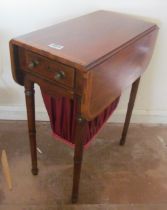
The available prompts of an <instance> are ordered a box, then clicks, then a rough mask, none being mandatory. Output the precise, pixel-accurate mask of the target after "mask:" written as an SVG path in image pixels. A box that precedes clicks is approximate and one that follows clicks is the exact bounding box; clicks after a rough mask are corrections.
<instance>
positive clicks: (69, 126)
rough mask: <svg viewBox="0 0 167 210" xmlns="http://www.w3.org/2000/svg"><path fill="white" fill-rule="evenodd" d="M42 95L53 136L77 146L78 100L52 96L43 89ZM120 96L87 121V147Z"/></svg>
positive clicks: (85, 142)
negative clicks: (75, 140) (75, 138)
mask: <svg viewBox="0 0 167 210" xmlns="http://www.w3.org/2000/svg"><path fill="white" fill-rule="evenodd" d="M41 92H42V97H43V100H44V103H45V107H46V109H47V112H48V115H49V118H50V124H51V128H52V131H53V137H55V139H56V140H60V141H63V142H64V143H66V144H68V145H69V146H71V147H75V142H74V137H75V129H76V117H77V101H76V99H69V98H66V97H52V96H50V95H48V94H46V93H44V91H42V90H41ZM119 98H120V97H118V98H117V99H116V100H115V101H114V102H112V103H111V104H110V105H109V106H108V107H107V108H106V109H105V110H104V111H103V112H102V113H101V114H99V115H98V116H97V117H96V118H94V119H93V120H91V121H89V122H87V125H86V130H85V136H84V138H83V145H84V148H87V147H88V146H89V144H90V142H91V141H92V140H93V139H94V138H95V136H96V135H97V133H98V132H99V131H100V129H101V128H102V127H103V125H104V123H105V122H106V121H107V120H108V118H109V117H110V116H111V115H112V113H113V112H114V110H115V109H116V107H117V105H118V102H119Z"/></svg>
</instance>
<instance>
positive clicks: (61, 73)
mask: <svg viewBox="0 0 167 210" xmlns="http://www.w3.org/2000/svg"><path fill="white" fill-rule="evenodd" d="M64 78H65V73H64V71H58V72H56V74H55V76H54V79H55V80H61V79H64Z"/></svg>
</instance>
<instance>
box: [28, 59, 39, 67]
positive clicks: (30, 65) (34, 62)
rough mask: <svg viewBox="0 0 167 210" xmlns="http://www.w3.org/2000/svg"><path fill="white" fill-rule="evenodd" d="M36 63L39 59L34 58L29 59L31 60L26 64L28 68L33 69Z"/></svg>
mask: <svg viewBox="0 0 167 210" xmlns="http://www.w3.org/2000/svg"><path fill="white" fill-rule="evenodd" d="M38 64H39V61H37V60H34V61H31V62H30V63H29V64H28V67H29V68H30V69H33V68H34V67H36V66H37V65H38Z"/></svg>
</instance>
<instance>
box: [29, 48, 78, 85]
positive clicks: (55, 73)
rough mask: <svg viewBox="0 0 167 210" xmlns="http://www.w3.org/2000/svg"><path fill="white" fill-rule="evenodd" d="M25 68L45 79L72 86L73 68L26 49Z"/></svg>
mask: <svg viewBox="0 0 167 210" xmlns="http://www.w3.org/2000/svg"><path fill="white" fill-rule="evenodd" d="M25 58H26V60H25V69H26V70H28V71H30V72H33V73H36V74H38V75H39V76H42V77H44V78H46V79H49V80H52V81H54V82H56V83H60V84H63V85H65V86H69V87H73V84H74V69H73V68H71V67H69V66H66V65H64V64H62V63H59V62H56V61H53V60H50V59H48V58H45V57H43V56H40V55H38V54H35V53H32V52H30V51H26V55H25Z"/></svg>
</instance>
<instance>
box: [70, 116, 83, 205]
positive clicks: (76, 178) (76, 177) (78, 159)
mask: <svg viewBox="0 0 167 210" xmlns="http://www.w3.org/2000/svg"><path fill="white" fill-rule="evenodd" d="M85 124H86V121H85V120H84V119H83V118H82V117H78V119H77V126H76V134H75V151H74V170H73V188H72V198H71V200H72V203H77V201H78V193H79V182H80V174H81V166H82V156H83V140H84V134H85Z"/></svg>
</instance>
